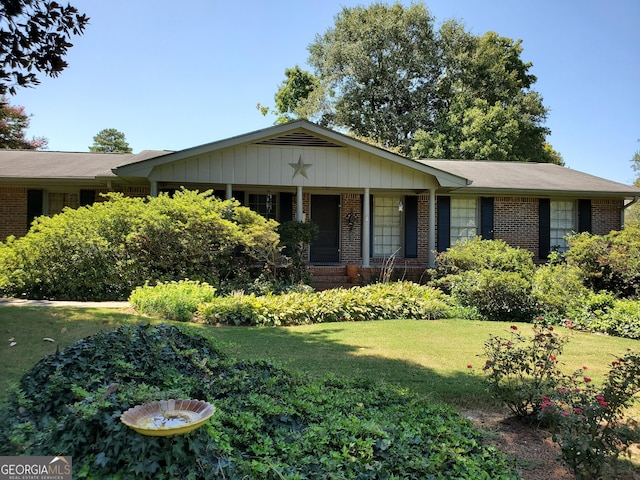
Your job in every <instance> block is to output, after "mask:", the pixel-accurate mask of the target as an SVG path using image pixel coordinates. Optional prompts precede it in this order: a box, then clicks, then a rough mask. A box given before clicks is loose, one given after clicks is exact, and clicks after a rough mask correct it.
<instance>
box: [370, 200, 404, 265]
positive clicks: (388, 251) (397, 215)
mask: <svg viewBox="0 0 640 480" xmlns="http://www.w3.org/2000/svg"><path fill="white" fill-rule="evenodd" d="M400 200H401V198H400V197H377V196H376V197H373V255H374V256H375V257H386V256H390V255H393V254H396V255H401V251H400V248H401V246H402V215H403V213H402V212H401V211H399V210H398V204H399V203H400Z"/></svg>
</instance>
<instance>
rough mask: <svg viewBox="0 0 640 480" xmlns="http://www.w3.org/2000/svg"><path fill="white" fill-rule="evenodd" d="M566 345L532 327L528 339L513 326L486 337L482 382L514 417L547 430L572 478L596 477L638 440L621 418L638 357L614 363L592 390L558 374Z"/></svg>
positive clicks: (635, 383)
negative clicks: (539, 422) (505, 333)
mask: <svg viewBox="0 0 640 480" xmlns="http://www.w3.org/2000/svg"><path fill="white" fill-rule="evenodd" d="M566 343H567V339H566V338H563V337H561V336H559V335H558V334H557V333H555V332H554V330H553V327H551V326H538V325H534V326H533V335H532V337H531V338H527V337H525V336H524V335H522V334H521V333H520V331H519V330H518V327H517V326H515V325H514V326H512V327H511V332H510V334H509V336H508V337H507V338H504V337H498V336H491V337H489V339H488V340H487V341H486V342H485V345H484V355H485V356H486V357H487V360H486V363H485V366H484V368H483V371H484V372H485V374H486V377H485V383H486V385H487V388H488V390H489V392H490V393H491V394H492V395H493V396H494V397H495V398H497V399H498V400H500V401H502V402H503V403H504V404H505V405H506V406H507V407H508V408H509V410H511V411H512V412H513V413H514V414H515V415H516V416H518V417H520V418H522V419H527V420H532V419H538V420H542V421H543V422H544V424H545V425H547V426H550V427H551V429H552V432H553V439H554V441H556V442H558V444H559V446H560V449H561V452H562V457H563V459H564V460H565V462H566V463H567V465H568V466H569V467H570V468H571V469H572V470H573V472H574V473H575V474H576V478H577V479H590V478H600V474H601V472H602V469H603V467H604V466H605V465H606V464H607V463H608V462H610V461H611V460H612V459H615V458H617V457H618V456H619V455H620V454H622V453H623V452H624V451H625V450H626V449H627V448H628V447H629V445H631V444H632V443H634V442H637V441H638V440H640V430H638V428H637V424H635V423H634V422H631V421H628V420H627V419H625V417H624V410H625V409H626V408H627V407H629V406H630V405H631V403H632V401H633V398H634V395H636V394H637V393H639V392H640V356H639V355H638V354H636V353H633V352H629V353H627V354H626V355H625V356H624V357H621V358H617V359H616V360H614V361H613V362H612V363H611V368H610V370H609V372H608V373H607V376H606V380H605V382H604V387H603V388H602V389H600V390H598V389H596V388H595V387H594V386H593V383H592V382H591V378H589V377H587V376H585V372H584V370H578V371H576V372H574V373H573V374H571V375H567V374H565V373H563V372H562V371H561V370H560V368H559V367H558V360H559V357H560V355H561V354H562V350H563V348H564V345H566Z"/></svg>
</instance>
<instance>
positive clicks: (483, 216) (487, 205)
mask: <svg viewBox="0 0 640 480" xmlns="http://www.w3.org/2000/svg"><path fill="white" fill-rule="evenodd" d="M480 235H481V236H482V239H483V240H493V197H482V198H481V199H480Z"/></svg>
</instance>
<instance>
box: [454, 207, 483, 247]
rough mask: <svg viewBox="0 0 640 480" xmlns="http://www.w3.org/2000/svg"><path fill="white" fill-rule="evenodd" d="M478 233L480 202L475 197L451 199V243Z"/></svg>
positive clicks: (470, 237)
mask: <svg viewBox="0 0 640 480" xmlns="http://www.w3.org/2000/svg"><path fill="white" fill-rule="evenodd" d="M477 234H478V203H477V200H476V199H475V198H452V199H451V245H455V244H456V243H457V242H461V241H464V240H471V239H472V238H473V237H475V236H476V235H477Z"/></svg>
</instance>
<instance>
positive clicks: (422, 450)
mask: <svg viewBox="0 0 640 480" xmlns="http://www.w3.org/2000/svg"><path fill="white" fill-rule="evenodd" d="M162 398H196V399H202V400H207V401H209V402H211V403H213V404H214V405H215V406H216V408H217V412H216V414H215V415H214V417H212V420H210V421H209V422H208V423H207V425H206V426H205V427H202V428H200V429H198V430H196V431H194V432H192V433H189V434H186V435H181V436H175V437H167V438H164V437H144V436H141V435H139V434H137V433H135V432H134V431H133V430H130V429H129V428H127V427H126V426H124V425H123V424H122V423H121V422H120V421H119V416H120V414H121V413H122V412H123V411H124V410H126V409H127V408H130V407H131V406H134V405H136V404H139V403H144V402H146V401H150V400H158V399H162ZM0 421H2V423H3V425H4V426H5V428H3V430H2V431H0V455H48V454H50V453H51V452H64V454H65V455H71V456H73V458H74V477H75V478H94V479H101V478H110V479H113V478H133V477H134V476H135V478H149V479H155V478H158V479H160V478H188V479H205V478H207V479H209V478H225V479H234V478H237V479H240V478H264V479H270V478H274V479H282V478H287V479H306V478H318V479H320V478H359V479H360V478H361V479H384V478H388V479H395V478H474V479H482V478H486V479H489V478H491V479H509V478H514V479H515V478H518V476H517V473H516V472H515V470H514V469H513V468H512V467H511V466H510V465H509V463H508V462H507V460H506V459H505V458H504V456H503V455H502V454H501V453H500V452H498V451H496V450H494V449H493V448H491V447H487V446H484V445H483V444H482V442H481V440H480V438H479V436H478V433H477V432H476V431H475V430H474V429H473V428H472V427H471V425H470V424H469V423H468V422H466V421H464V420H462V419H460V417H459V416H458V415H457V414H456V413H455V411H454V410H453V409H451V408H450V407H446V406H443V405H438V404H433V403H431V402H427V401H425V400H424V399H421V398H420V397H417V396H415V395H413V394H411V393H409V392H407V391H401V390H399V389H397V388H393V387H390V386H384V385H381V384H378V383H374V382H370V381H366V380H362V381H355V380H354V381H346V380H338V379H333V380H331V379H324V380H309V379H307V378H306V377H304V376H302V375H298V374H295V373H292V372H290V371H288V370H285V369H283V368H280V367H278V366H276V365H274V364H272V363H270V362H266V361H247V360H240V361H239V360H234V359H232V358H229V357H227V356H226V355H224V354H223V353H222V352H221V351H220V350H218V349H217V348H216V347H215V345H214V344H213V343H212V342H211V341H210V339H208V338H205V337H204V336H201V335H199V334H195V333H194V330H193V329H185V328H180V329H179V328H177V327H173V326H169V325H165V324H161V325H157V326H152V325H145V324H139V325H127V326H123V327H119V328H117V329H115V330H110V331H107V332H101V333H98V334H96V335H93V336H90V337H87V338H85V339H82V340H80V341H78V342H76V343H74V344H72V345H70V346H69V347H67V348H66V349H64V350H63V351H61V352H59V353H54V354H52V355H49V356H46V357H45V358H43V359H42V360H41V361H40V362H38V363H37V364H36V365H35V366H34V367H33V369H31V370H30V371H29V372H28V373H27V374H26V375H25V376H24V377H23V378H22V379H21V381H20V385H19V390H18V391H17V392H15V393H14V394H13V395H11V396H10V397H9V401H8V402H7V403H6V404H5V405H4V406H3V408H2V410H0Z"/></svg>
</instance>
